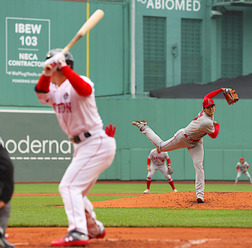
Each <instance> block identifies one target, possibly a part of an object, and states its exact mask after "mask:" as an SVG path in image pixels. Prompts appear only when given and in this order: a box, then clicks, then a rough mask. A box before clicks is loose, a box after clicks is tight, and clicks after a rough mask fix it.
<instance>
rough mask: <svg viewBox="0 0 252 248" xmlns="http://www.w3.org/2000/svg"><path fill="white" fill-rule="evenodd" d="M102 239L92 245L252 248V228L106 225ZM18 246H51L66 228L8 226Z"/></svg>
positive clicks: (96, 247)
mask: <svg viewBox="0 0 252 248" xmlns="http://www.w3.org/2000/svg"><path fill="white" fill-rule="evenodd" d="M106 230H107V235H106V238H105V239H102V240H91V242H90V243H91V244H90V246H89V247H90V248H124V247H125V248H136V247H137V248H190V247H192V248H241V247H242V248H251V247H252V229H245V230H244V229H242V228H218V229H216V228H180V227H176V228H174V227H173V228H157V227H153V228H106ZM8 234H9V235H10V238H9V241H10V242H13V243H14V244H15V245H16V248H19V247H20V248H32V247H41V248H42V247H50V242H51V241H52V240H54V239H57V238H59V237H61V236H64V235H65V234H66V228H53V227H51V228H39V227H34V228H9V229H8Z"/></svg>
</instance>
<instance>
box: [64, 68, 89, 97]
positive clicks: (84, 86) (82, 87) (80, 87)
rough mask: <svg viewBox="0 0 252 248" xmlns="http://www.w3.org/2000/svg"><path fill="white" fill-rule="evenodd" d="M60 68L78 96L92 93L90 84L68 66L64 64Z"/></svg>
mask: <svg viewBox="0 0 252 248" xmlns="http://www.w3.org/2000/svg"><path fill="white" fill-rule="evenodd" d="M60 70H61V71H62V73H63V75H64V76H65V77H66V78H67V79H68V80H69V82H70V83H71V85H72V86H73V88H74V89H75V90H76V92H77V93H78V94H79V95H80V96H89V95H90V94H91V93H92V87H91V85H90V84H89V83H87V82H85V81H84V80H83V79H82V78H81V77H80V75H79V74H78V73H76V72H75V71H73V70H72V69H71V68H70V67H69V66H64V67H62V68H61V69H60Z"/></svg>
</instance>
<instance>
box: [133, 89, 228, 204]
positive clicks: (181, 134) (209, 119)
mask: <svg viewBox="0 0 252 248" xmlns="http://www.w3.org/2000/svg"><path fill="white" fill-rule="evenodd" d="M224 91H225V88H220V89H218V90H215V91H212V92H210V93H208V94H207V95H206V96H205V97H204V100H203V102H202V106H203V109H202V110H201V111H200V112H199V114H198V115H197V117H196V118H194V119H193V120H192V121H191V123H190V124H189V125H188V126H187V127H186V128H183V129H180V130H179V131H177V132H176V134H175V135H174V136H173V137H172V138H171V139H169V140H167V141H163V140H161V139H160V137H159V136H158V135H156V134H155V133H154V131H153V130H152V129H151V128H150V127H148V126H147V122H146V121H133V122H132V125H135V126H137V127H138V128H139V129H140V131H141V132H142V133H143V134H145V135H146V136H147V138H149V139H150V141H151V142H152V143H153V144H154V145H155V146H156V147H157V149H158V150H160V151H172V150H176V149H180V148H187V149H188V151H189V154H190V155H191V157H192V160H193V164H194V168H195V172H196V179H195V189H196V196H197V201H198V202H199V203H203V202H204V188H205V175H204V168H203V158H204V149H203V137H204V136H205V135H206V134H208V135H209V136H210V137H211V138H213V139H215V138H216V137H217V135H218V133H219V124H218V123H217V122H216V121H214V112H215V104H214V101H213V99H212V98H213V97H215V96H216V95H217V94H219V93H222V92H224Z"/></svg>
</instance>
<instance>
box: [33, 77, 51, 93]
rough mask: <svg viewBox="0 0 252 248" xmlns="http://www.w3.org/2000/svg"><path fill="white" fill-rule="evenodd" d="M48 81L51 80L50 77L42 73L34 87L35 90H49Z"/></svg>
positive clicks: (45, 91) (44, 91)
mask: <svg viewBox="0 0 252 248" xmlns="http://www.w3.org/2000/svg"><path fill="white" fill-rule="evenodd" d="M50 81H51V77H47V76H45V75H44V74H42V75H41V76H40V78H39V81H38V83H37V85H36V87H35V90H36V91H37V92H43V93H47V92H49V86H50Z"/></svg>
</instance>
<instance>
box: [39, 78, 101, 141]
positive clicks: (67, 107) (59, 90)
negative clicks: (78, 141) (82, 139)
mask: <svg viewBox="0 0 252 248" xmlns="http://www.w3.org/2000/svg"><path fill="white" fill-rule="evenodd" d="M81 78H82V79H83V80H84V81H85V82H87V83H89V84H90V85H91V87H92V94H91V95H90V96H86V97H83V96H80V95H78V94H77V92H76V91H75V90H74V88H73V87H72V85H71V84H70V82H69V81H68V80H66V81H65V82H64V83H63V84H61V86H60V87H57V86H56V85H54V84H53V83H51V84H50V91H49V92H48V93H39V92H36V94H37V96H38V98H39V100H40V102H41V103H42V104H49V105H51V106H52V107H53V109H54V111H55V113H56V116H57V118H58V121H59V124H60V126H61V128H62V129H63V131H64V132H65V133H66V134H67V135H68V136H69V137H73V136H76V135H79V134H80V133H83V132H91V131H92V130H97V129H102V128H103V123H102V120H101V117H100V115H99V113H98V111H97V107H96V102H95V95H94V84H93V82H92V81H91V80H90V79H89V78H87V77H84V76H81Z"/></svg>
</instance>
